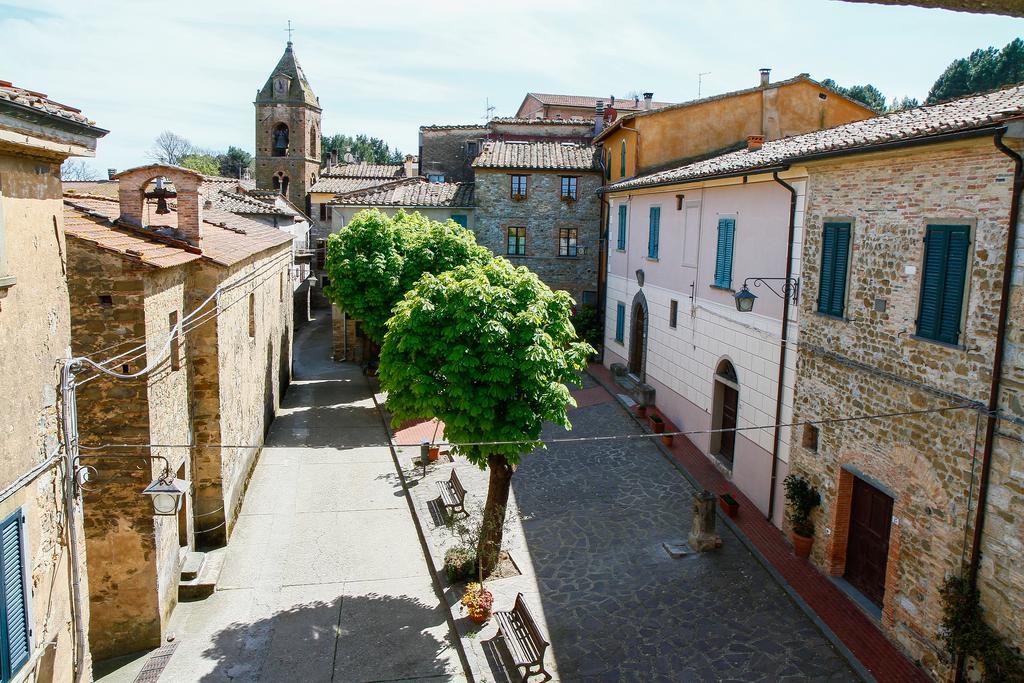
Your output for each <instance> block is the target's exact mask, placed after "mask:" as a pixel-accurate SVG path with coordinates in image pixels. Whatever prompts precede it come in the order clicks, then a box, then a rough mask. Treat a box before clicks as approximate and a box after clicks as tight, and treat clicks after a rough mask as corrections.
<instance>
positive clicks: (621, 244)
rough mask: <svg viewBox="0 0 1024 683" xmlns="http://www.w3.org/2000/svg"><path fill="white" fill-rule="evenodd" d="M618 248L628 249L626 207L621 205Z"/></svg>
mask: <svg viewBox="0 0 1024 683" xmlns="http://www.w3.org/2000/svg"><path fill="white" fill-rule="evenodd" d="M618 248H619V249H622V250H625V249H626V205H625V204H619V240H618Z"/></svg>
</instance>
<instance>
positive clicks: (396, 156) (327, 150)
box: [320, 133, 405, 164]
mask: <svg viewBox="0 0 1024 683" xmlns="http://www.w3.org/2000/svg"><path fill="white" fill-rule="evenodd" d="M320 142H321V144H320V154H321V162H322V163H326V161H327V159H328V158H329V157H330V156H331V150H337V151H338V159H339V161H344V158H345V153H346V152H351V154H352V156H354V157H355V158H356V161H363V162H366V163H368V164H400V163H402V161H403V160H404V159H405V156H404V155H403V154H402V153H401V152H400V151H399V150H398V148H397V147H395V148H393V149H392V148H391V147H389V146H388V144H387V143H386V142H384V141H383V140H381V139H380V138H374V137H370V136H368V135H356V136H355V137H352V136H349V135H344V134H341V133H339V134H337V135H324V136H322V137H321V139H320Z"/></svg>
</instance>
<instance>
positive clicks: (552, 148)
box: [473, 142, 601, 304]
mask: <svg viewBox="0 0 1024 683" xmlns="http://www.w3.org/2000/svg"><path fill="white" fill-rule="evenodd" d="M473 171H474V173H475V175H476V183H475V189H474V196H475V201H476V210H475V215H476V227H475V230H474V232H475V233H476V238H477V242H479V243H480V244H482V245H484V246H486V247H488V248H489V249H491V250H492V251H493V252H494V253H495V254H499V255H501V256H504V257H505V258H507V259H509V260H510V261H512V262H513V263H515V264H516V265H523V266H526V267H528V268H529V269H530V270H532V271H534V272H535V273H537V275H539V276H540V278H541V279H542V280H543V281H544V282H545V283H546V284H547V285H548V286H550V287H551V288H552V289H562V290H565V291H567V292H569V293H570V294H571V295H572V296H573V298H574V299H575V300H576V301H577V302H578V303H583V304H596V303H597V266H598V253H599V251H600V221H601V200H600V198H599V196H598V194H597V190H598V188H599V187H600V186H601V158H600V154H599V152H598V149H597V148H596V147H592V146H589V145H579V144H575V143H559V142H485V143H484V145H483V148H482V149H481V151H480V155H479V156H478V157H477V158H476V160H475V161H474V162H473Z"/></svg>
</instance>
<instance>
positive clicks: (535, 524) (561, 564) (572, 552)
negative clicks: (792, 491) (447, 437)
mask: <svg viewBox="0 0 1024 683" xmlns="http://www.w3.org/2000/svg"><path fill="white" fill-rule="evenodd" d="M583 386H584V388H586V387H591V386H593V381H592V380H591V379H590V378H589V377H588V378H586V379H585V381H584V385H583ZM570 419H571V421H572V423H573V430H572V432H571V433H570V434H567V433H566V432H565V431H563V430H561V429H560V428H557V427H552V426H549V427H548V428H547V429H546V430H545V433H544V436H545V437H547V438H557V437H559V436H563V437H564V436H573V437H578V436H591V435H607V434H631V433H635V434H639V433H640V429H639V427H637V425H636V424H635V423H634V422H633V421H632V419H631V418H630V417H629V416H628V415H627V414H626V413H625V411H624V409H623V408H622V407H621V406H620V405H619V404H618V403H617V402H615V401H614V400H608V401H605V402H602V403H597V404H594V405H590V406H587V407H583V408H578V409H575V410H573V411H572V412H571V413H570ZM455 466H456V467H457V468H458V470H459V475H460V478H461V479H462V480H463V482H464V483H465V485H466V488H467V490H468V491H470V494H469V500H470V505H474V504H479V503H482V501H483V497H484V494H485V489H486V476H485V474H484V473H483V472H481V471H480V470H478V469H477V468H475V467H473V466H472V465H469V464H467V463H465V462H464V461H461V460H459V459H457V461H456V465H455ZM450 467H451V466H450V465H449V466H441V467H437V469H436V471H435V472H432V473H431V474H430V475H429V477H428V480H427V481H423V482H420V483H421V484H427V485H418V486H415V487H413V488H412V489H411V490H412V491H413V492H414V499H415V500H416V509H417V514H419V515H420V517H421V521H422V522H423V525H424V528H425V529H427V530H428V537H429V539H430V545H431V548H432V554H433V555H434V558H435V562H437V561H438V559H439V558H440V557H441V556H443V548H444V547H445V546H446V545H448V546H450V545H451V543H450V541H449V542H447V543H446V541H445V539H444V534H443V532H441V531H440V530H439V528H438V524H437V516H436V512H435V513H434V519H433V520H431V518H430V517H429V516H427V514H426V512H427V511H428V510H429V505H428V499H429V498H432V497H435V496H436V493H434V492H433V491H432V489H434V485H433V483H432V482H431V481H429V480H435V479H441V478H443V477H446V476H447V474H448V471H449V470H450ZM407 472H408V473H409V474H407V476H412V475H411V473H412V469H411V468H410V469H409V470H407ZM512 481H513V496H514V499H515V503H516V506H517V507H518V514H516V513H515V511H514V510H512V509H511V508H512V506H511V505H510V513H512V514H515V515H516V518H517V523H516V524H515V525H514V528H513V529H512V530H511V531H510V532H509V533H508V535H507V537H506V544H505V545H506V547H507V548H508V549H509V550H510V551H511V553H512V556H513V558H514V559H515V561H516V562H517V563H518V564H519V566H520V568H521V569H522V571H523V576H521V577H514V578H509V579H501V580H497V581H492V582H490V583H489V584H488V585H489V587H490V588H491V590H493V591H494V592H495V597H496V600H495V608H496V609H507V608H508V607H509V606H510V605H511V601H512V599H514V596H515V594H516V593H517V592H519V591H522V592H523V593H524V595H525V596H526V598H527V601H528V602H529V603H530V605H531V609H532V610H533V611H534V613H535V616H537V618H538V620H539V621H540V622H541V624H542V629H543V630H544V631H545V633H546V634H547V636H548V640H550V642H551V644H552V646H551V648H550V649H549V656H548V658H547V666H548V669H549V670H550V671H552V673H554V675H555V679H556V680H567V681H568V680H586V681H605V680H607V681H641V680H642V681H655V680H664V681H691V680H702V681H726V680H735V681H777V680H815V681H817V680H826V681H846V680H857V677H856V675H855V674H854V673H853V671H852V670H851V669H850V668H849V667H848V666H847V664H846V661H845V660H844V659H843V658H842V657H841V655H840V654H839V653H838V652H837V651H836V650H835V649H834V648H833V647H832V646H831V644H830V643H829V642H828V641H827V640H826V639H825V637H824V636H823V635H822V634H821V632H820V631H819V630H818V629H817V628H816V627H815V625H814V624H813V623H812V622H811V621H810V620H809V619H808V618H807V616H806V615H805V614H804V613H803V612H802V611H801V610H800V609H799V608H798V607H797V605H796V604H794V603H793V602H792V600H791V599H790V598H789V597H788V595H787V594H786V593H785V592H784V591H783V590H782V588H781V587H780V586H779V585H778V584H777V583H776V582H775V581H774V579H773V578H772V577H771V576H770V575H769V574H768V572H767V571H766V570H765V569H764V568H763V567H762V566H761V565H760V564H759V563H758V561H757V560H756V559H755V558H754V557H753V556H752V555H751V554H750V552H749V551H748V550H747V549H746V547H745V546H744V545H743V544H742V543H741V542H740V541H739V540H738V539H737V538H736V537H735V536H734V535H733V534H732V533H731V531H729V529H728V528H727V527H726V526H725V525H724V524H723V523H721V522H720V523H719V532H720V533H721V534H722V537H723V539H724V546H723V547H722V548H721V549H720V550H717V551H713V552H710V553H706V554H701V555H690V556H687V557H684V558H681V559H673V558H671V557H669V555H668V554H667V553H666V552H665V550H664V549H663V547H662V543H663V542H673V541H676V542H678V541H685V539H686V536H687V534H688V533H689V529H690V524H691V521H692V512H691V500H692V499H691V496H692V494H693V492H694V491H693V488H692V487H691V486H690V484H689V483H688V481H687V480H686V479H685V478H684V477H683V475H682V474H681V473H680V472H679V471H678V470H676V469H675V467H674V466H673V465H672V464H670V463H669V462H668V461H667V460H666V459H665V458H664V457H663V456H662V455H661V453H660V451H659V450H658V449H657V446H656V445H655V444H654V443H652V442H651V441H649V440H629V441H609V442H588V443H580V444H551V445H549V448H548V449H547V451H541V452H539V453H534V454H531V455H530V456H528V457H527V458H525V459H524V461H523V464H522V465H521V466H520V468H519V469H518V471H517V472H516V473H515V475H514V477H513V479H512ZM425 517H426V518H425ZM424 518H425V519H424ZM457 599H458V591H457V590H455V589H453V590H451V591H449V604H454V605H455V609H454V612H455V615H456V616H457V617H458V615H459V607H458V605H457V604H456V601H457ZM492 622H493V620H492ZM457 623H458V625H459V631H460V634H461V635H462V637H463V643H464V644H465V645H466V648H467V650H468V651H469V653H470V657H471V660H472V663H473V666H474V670H475V673H476V675H477V676H479V677H481V678H482V679H485V680H505V679H506V678H509V677H510V676H509V674H508V668H510V667H509V666H508V661H507V657H503V656H502V655H501V654H500V651H503V650H504V648H503V647H499V648H497V649H496V647H495V646H496V645H497V643H500V639H496V638H494V635H495V627H494V625H493V623H491V624H489V625H488V626H486V627H484V628H483V629H482V630H480V631H479V632H477V631H475V630H474V629H473V627H472V626H471V625H470V624H469V623H468V622H467V621H466V620H464V619H462V620H459V621H458V622H457ZM496 652H498V654H495V653H496ZM502 660H504V661H502ZM533 680H537V681H539V680H540V677H535V678H534V679H533Z"/></svg>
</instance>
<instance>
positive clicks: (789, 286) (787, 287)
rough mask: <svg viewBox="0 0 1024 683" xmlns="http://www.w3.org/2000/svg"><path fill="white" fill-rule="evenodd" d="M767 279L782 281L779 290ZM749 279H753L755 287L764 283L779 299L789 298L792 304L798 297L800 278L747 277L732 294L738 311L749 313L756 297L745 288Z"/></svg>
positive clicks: (752, 308)
mask: <svg viewBox="0 0 1024 683" xmlns="http://www.w3.org/2000/svg"><path fill="white" fill-rule="evenodd" d="M769 280H770V281H772V282H782V283H783V284H782V288H781V291H776V290H775V288H774V287H772V286H771V285H770V284H768V281H769ZM751 281H753V283H754V286H755V287H760V286H761V285H764V286H765V287H767V288H768V291H770V292H771V293H772V294H774V295H775V296H777V297H779V298H781V299H789V300H791V301H792V302H793V303H794V304H795V303H796V302H797V301H798V300H799V298H800V278H797V277H791V278H785V277H748V278H747V279H746V280H744V281H743V288H742V289H740V291H738V292H736V294H734V295H733V298H734V299H736V310H737V311H739V312H740V313H750V312H751V311H752V310H754V301H755V300H756V299H757V295H756V294H754V293H753V292H751V291H750V289H748V288H747V283H748V282H751Z"/></svg>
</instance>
